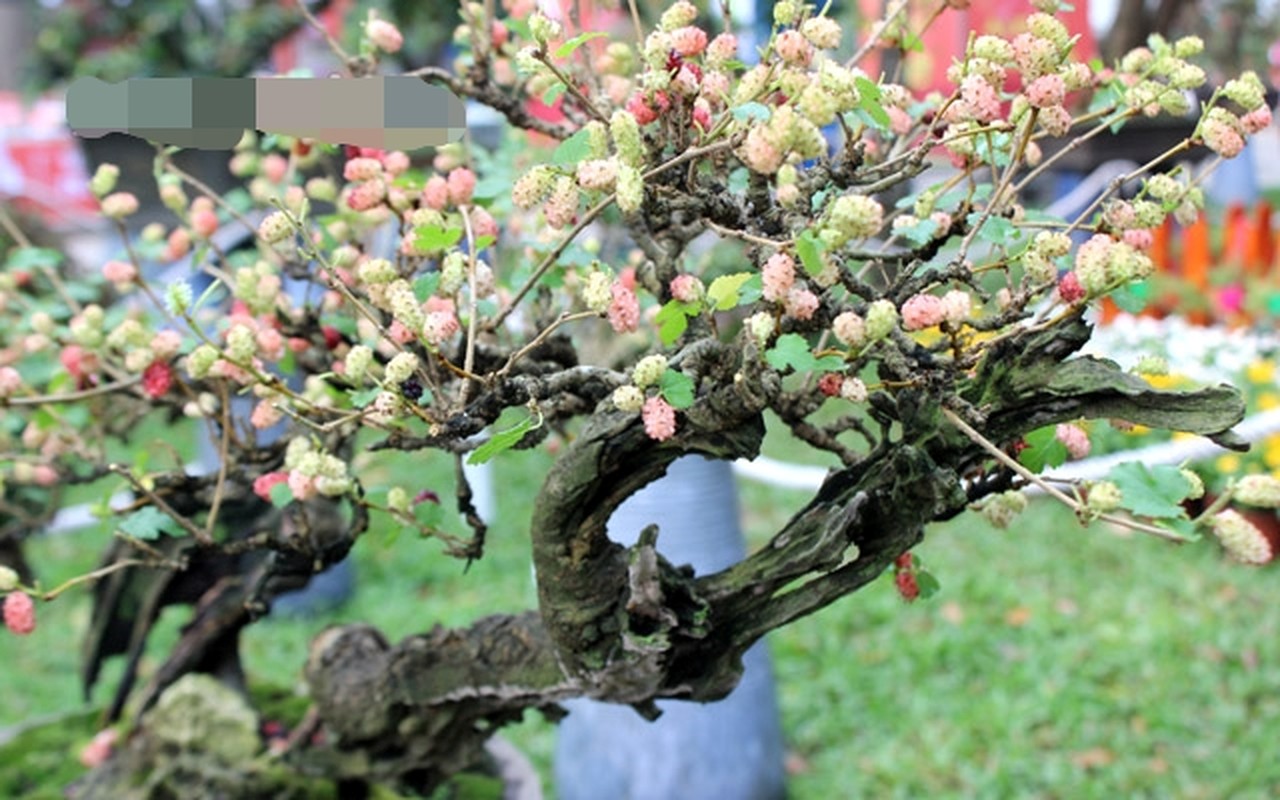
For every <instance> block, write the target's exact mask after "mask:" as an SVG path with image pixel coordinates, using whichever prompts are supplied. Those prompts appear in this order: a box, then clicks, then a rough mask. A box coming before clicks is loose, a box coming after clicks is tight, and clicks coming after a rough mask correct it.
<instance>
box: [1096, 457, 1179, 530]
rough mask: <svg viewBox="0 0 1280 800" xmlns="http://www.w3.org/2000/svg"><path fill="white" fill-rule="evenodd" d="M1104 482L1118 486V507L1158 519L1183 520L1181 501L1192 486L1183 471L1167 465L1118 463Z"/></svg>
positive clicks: (1131, 462) (1133, 462)
mask: <svg viewBox="0 0 1280 800" xmlns="http://www.w3.org/2000/svg"><path fill="white" fill-rule="evenodd" d="M1107 480H1109V481H1111V482H1112V483H1114V484H1115V485H1116V486H1118V487H1120V492H1121V494H1122V495H1123V499H1122V500H1121V507H1122V508H1124V509H1126V510H1127V511H1130V512H1132V513H1134V514H1138V515H1140V516H1146V517H1158V518H1175V519H1176V518H1179V517H1183V518H1185V517H1186V515H1187V512H1186V509H1184V508H1183V507H1182V503H1183V501H1185V500H1186V499H1187V494H1188V493H1189V492H1190V491H1191V484H1190V483H1188V482H1187V479H1186V478H1184V477H1183V476H1182V470H1180V469H1178V468H1177V467H1174V466H1170V465H1168V464H1157V465H1156V466H1147V465H1146V464H1143V463H1141V462H1138V461H1129V462H1126V463H1124V464H1117V465H1116V466H1115V467H1113V468H1112V469H1111V471H1110V472H1109V473H1107Z"/></svg>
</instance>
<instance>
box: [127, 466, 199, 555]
mask: <svg viewBox="0 0 1280 800" xmlns="http://www.w3.org/2000/svg"><path fill="white" fill-rule="evenodd" d="M107 469H108V470H109V471H110V472H114V473H115V474H117V475H121V476H123V477H124V479H125V480H127V481H128V482H129V484H130V485H131V486H133V488H134V491H137V492H140V493H141V494H142V495H143V496H144V497H146V498H147V500H149V501H151V503H152V504H153V505H154V506H155V507H156V508H158V509H160V510H161V511H163V512H164V513H165V514H166V515H168V516H169V518H170V519H172V520H173V521H174V522H176V523H178V525H179V526H180V527H181V528H182V529H183V530H184V531H186V532H187V533H189V534H191V536H192V537H193V538H194V539H195V540H196V541H197V542H198V543H199V544H200V545H201V546H203V547H212V546H213V538H212V537H210V536H209V535H208V534H206V533H205V532H204V531H202V530H201V529H200V528H199V527H197V526H196V524H195V523H194V522H192V521H191V520H189V519H187V518H186V517H184V516H182V515H181V514H179V513H178V512H177V511H176V510H174V508H173V506H171V505H169V504H168V503H167V502H165V499H164V498H163V497H161V496H160V495H158V494H156V493H155V492H153V491H152V490H151V489H150V487H148V486H147V485H146V484H145V483H143V482H142V481H140V480H138V478H137V476H135V475H134V474H133V472H132V471H131V470H129V469H127V468H125V467H123V466H121V465H119V464H111V465H109V466H108V467H107Z"/></svg>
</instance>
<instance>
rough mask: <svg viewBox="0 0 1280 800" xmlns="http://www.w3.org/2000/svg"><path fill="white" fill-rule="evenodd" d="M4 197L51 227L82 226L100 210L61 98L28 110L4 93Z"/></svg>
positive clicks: (0, 154) (0, 160)
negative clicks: (91, 190)
mask: <svg viewBox="0 0 1280 800" xmlns="http://www.w3.org/2000/svg"><path fill="white" fill-rule="evenodd" d="M0 198H5V199H12V200H13V204H14V207H16V208H18V209H19V210H21V211H24V212H26V213H31V214H35V215H36V216H39V217H40V218H41V220H42V221H43V222H44V223H45V224H46V225H49V226H50V227H52V228H61V227H67V226H73V225H78V224H84V223H85V222H87V221H88V220H90V219H91V218H93V217H94V216H96V214H97V212H98V202H97V201H96V200H95V199H94V197H93V195H92V194H91V193H90V192H89V175H88V168H87V167H86V166H85V161H84V155H83V153H82V152H81V150H80V145H79V142H77V141H76V138H75V137H74V136H73V135H72V134H71V131H70V130H68V129H67V126H66V106H65V103H64V102H63V100H62V98H60V97H51V96H46V97H42V98H40V99H39V100H37V101H36V102H35V104H33V105H31V106H24V105H23V103H22V99H21V98H20V97H19V95H18V94H17V93H16V92H0Z"/></svg>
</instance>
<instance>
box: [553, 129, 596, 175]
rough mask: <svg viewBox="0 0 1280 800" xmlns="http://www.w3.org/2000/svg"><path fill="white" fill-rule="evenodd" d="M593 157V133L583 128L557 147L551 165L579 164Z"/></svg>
mask: <svg viewBox="0 0 1280 800" xmlns="http://www.w3.org/2000/svg"><path fill="white" fill-rule="evenodd" d="M590 155H591V131H589V130H588V129H587V128H582V129H581V130H579V131H578V132H577V133H575V134H574V135H572V136H570V137H569V138H568V139H565V140H564V141H563V142H561V143H560V144H559V145H557V146H556V149H555V152H554V153H552V154H551V163H552V164H559V165H562V166H563V165H567V164H577V163H578V162H579V161H583V160H585V159H586V158H588V157H589V156H590Z"/></svg>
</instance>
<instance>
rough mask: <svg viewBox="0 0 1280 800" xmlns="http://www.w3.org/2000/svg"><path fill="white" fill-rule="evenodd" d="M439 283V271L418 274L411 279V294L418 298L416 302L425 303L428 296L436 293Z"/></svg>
mask: <svg viewBox="0 0 1280 800" xmlns="http://www.w3.org/2000/svg"><path fill="white" fill-rule="evenodd" d="M439 285H440V273H439V272H428V273H427V274H426V275H419V276H418V277H417V278H414V280H413V296H414V297H416V298H418V302H420V303H425V302H426V301H427V298H428V297H430V296H431V295H433V294H435V293H436V287H437V286H439Z"/></svg>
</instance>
